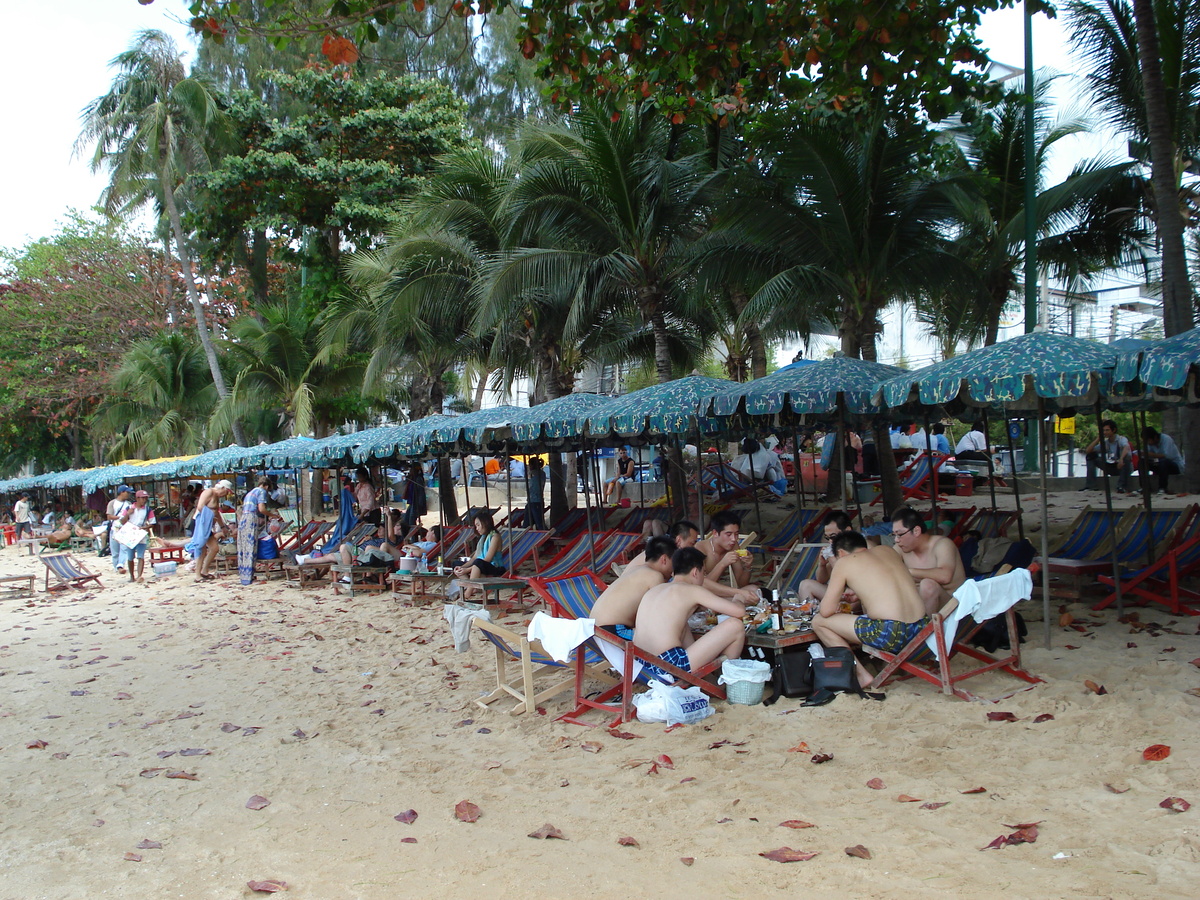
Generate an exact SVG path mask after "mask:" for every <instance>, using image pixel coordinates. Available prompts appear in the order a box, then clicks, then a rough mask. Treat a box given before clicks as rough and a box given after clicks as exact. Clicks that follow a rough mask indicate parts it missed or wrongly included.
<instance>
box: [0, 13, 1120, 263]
mask: <svg viewBox="0 0 1200 900" xmlns="http://www.w3.org/2000/svg"><path fill="white" fill-rule="evenodd" d="M186 15H187V3H186V0H156V2H155V3H153V4H151V5H149V6H142V5H140V4H139V3H138V2H137V0H41V2H37V0H34V2H23V3H17V2H9V3H6V4H5V30H6V32H7V33H8V34H9V35H10V38H11V39H10V41H9V43H8V46H7V47H6V49H5V52H4V53H3V54H0V79H2V80H0V83H3V84H4V85H5V104H4V105H5V112H6V114H7V115H6V119H7V123H8V127H7V128H6V133H5V135H4V138H3V140H0V178H3V181H4V190H3V192H2V194H0V196H2V197H3V202H2V205H0V247H9V248H11V247H19V246H23V245H24V244H25V243H26V242H27V241H29V240H32V239H36V238H38V237H43V236H46V235H49V234H52V233H53V232H54V230H55V228H56V225H57V223H58V222H59V221H61V219H62V218H63V215H64V214H65V213H66V211H67V210H68V209H71V208H76V209H87V208H89V207H91V206H92V205H93V204H95V203H96V202H97V200H98V198H99V196H100V191H101V189H102V188H103V185H104V182H103V179H102V178H101V177H100V176H99V175H93V174H92V173H91V172H90V171H89V167H88V164H87V158H86V156H85V157H84V158H83V159H78V158H73V157H72V146H73V144H74V142H75V139H76V137H77V136H78V134H79V113H80V111H81V110H82V109H83V107H84V106H85V105H87V103H88V102H90V101H91V100H93V99H95V98H96V97H98V96H100V95H101V94H103V93H104V92H105V90H106V89H107V87H108V85H109V83H110V81H111V78H112V73H111V71H110V70H109V68H108V63H109V61H110V60H111V59H112V58H113V57H114V56H116V55H117V54H118V53H120V52H121V51H122V50H124V49H126V47H128V45H129V43H130V42H131V40H132V38H133V36H134V35H135V34H136V33H137V32H138V31H140V30H143V29H147V28H157V29H161V30H163V31H166V32H168V33H169V34H171V35H172V36H173V37H174V38H175V39H176V41H177V43H178V44H179V45H180V47H181V48H189V47H191V46H192V44H191V38H190V29H189V28H188V27H187V26H186V25H185V24H183V22H182V21H181V20H183V19H185V18H186ZM1021 22H1022V20H1021V13H1020V11H1019V10H1006V11H1002V12H998V13H994V14H991V15H989V16H987V17H986V18H985V27H984V29H983V31H982V35H983V37H984V42H985V44H986V45H987V46H988V47H989V49H990V50H991V55H992V57H993V58H994V59H996V60H998V61H1000V62H1004V63H1007V64H1010V65H1014V66H1020V65H1021V64H1022V60H1023V53H1024V51H1023V48H1022V36H1021V35H1022V31H1021V29H1022V24H1021ZM1034 41H1035V45H1034V52H1035V56H1036V58H1035V65H1036V66H1037V67H1038V68H1041V67H1043V66H1050V67H1053V68H1055V69H1058V70H1060V71H1069V70H1070V69H1071V66H1072V63H1071V60H1070V58H1069V56H1068V54H1067V51H1066V48H1065V42H1064V40H1063V37H1062V27H1061V25H1060V24H1059V23H1058V22H1052V21H1049V20H1047V19H1046V18H1045V17H1044V16H1037V17H1036V18H1035V32H1034ZM1095 146H1096V145H1095V144H1094V143H1093V144H1087V145H1075V146H1072V147H1070V148H1068V149H1067V152H1066V154H1065V155H1064V154H1060V156H1059V158H1058V160H1056V163H1057V164H1056V165H1055V167H1054V173H1053V174H1054V175H1055V176H1057V177H1062V176H1063V175H1065V174H1066V173H1067V172H1068V171H1069V170H1070V168H1071V164H1072V162H1073V161H1074V160H1073V159H1071V158H1070V157H1074V156H1077V155H1079V154H1081V153H1083V154H1089V155H1090V154H1092V153H1095V152H1096V149H1095ZM1110 146H1111V147H1115V148H1119V146H1120V144H1119V143H1115V144H1114V143H1113V142H1110Z"/></svg>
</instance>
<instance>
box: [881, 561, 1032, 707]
mask: <svg viewBox="0 0 1200 900" xmlns="http://www.w3.org/2000/svg"><path fill="white" fill-rule="evenodd" d="M1032 593H1033V578H1032V575H1031V573H1030V571H1029V570H1028V569H1016V570H1014V571H1012V572H1009V573H1008V574H1007V575H997V576H995V577H993V578H988V579H984V580H983V581H967V582H964V583H963V585H962V586H961V587H959V588H958V590H956V591H955V592H954V596H953V597H951V598H950V600H949V601H947V602H946V604H945V605H944V606H943V607H942V608H941V609H940V610H938V611H937V612H936V613H934V614H933V615H932V616H931V617H930V621H929V623H928V624H927V625H926V626H925V627H924V628H923V629H921V631H920V633H918V634H917V636H916V637H914V638H913V639H912V640H911V641H909V642H908V644H906V645H905V646H904V647H903V648H902V649H901V650H900V651H899V652H898V653H888V652H887V651H884V650H879V649H877V648H875V647H865V646H864V647H863V650H865V651H866V652H867V653H868V654H870V655H871V656H873V657H875V658H876V659H879V660H881V661H882V662H883V663H884V667H883V669H882V670H881V671H880V672H879V674H878V675H876V676H875V680H874V681H873V682H872V683H871V689H872V690H877V689H879V688H880V687H882V686H883V685H884V684H886V683H887V682H888V681H889V680H891V679H892V678H893V677H899V678H904V677H910V676H913V677H917V678H920V679H922V680H924V681H927V682H929V683H930V684H932V685H934V686H935V687H938V688H939V689H940V690H941V691H942V693H943V694H953V695H954V696H955V697H958V698H960V699H962V700H982V699H984V698H981V697H978V696H976V695H975V694H974V693H972V692H971V691H968V690H966V689H965V688H963V687H961V686H960V685H961V684H962V682H964V681H966V680H967V679H969V678H975V677H977V676H979V675H982V674H984V673H985V672H1004V673H1006V674H1008V675H1012V676H1013V677H1014V678H1018V679H1020V680H1021V681H1023V682H1025V685H1024V686H1022V687H1019V688H1017V689H1016V690H1014V691H1010V692H1009V693H1006V694H1004V695H1003V696H1001V697H997V698H995V699H996V700H1003V699H1006V698H1007V697H1011V696H1012V695H1013V694H1015V693H1019V692H1020V691H1026V690H1029V689H1030V687H1031V686H1033V685H1035V684H1040V683H1042V679H1040V678H1038V677H1037V676H1036V675H1032V674H1030V673H1029V672H1027V671H1025V670H1024V669H1023V668H1021V638H1020V635H1019V633H1018V631H1017V621H1016V613H1015V611H1014V607H1015V606H1016V605H1017V603H1019V602H1020V601H1021V600H1028V599H1029V598H1030V596H1031V595H1032ZM998 615H1003V616H1004V617H1005V624H1006V626H1007V629H1008V641H1009V650H1008V652H1007V655H996V654H990V653H986V652H984V651H983V650H980V649H979V648H977V647H972V646H970V643H969V642H970V640H971V639H972V638H973V637H974V636H975V633H976V632H978V631H979V629H980V628H982V627H983V624H984V623H985V622H987V621H988V620H989V619H992V618H994V617H995V616H998ZM963 656H966V657H970V658H971V659H973V660H976V661H978V662H982V663H983V665H982V666H978V667H976V668H974V669H970V670H968V671H965V672H963V671H960V672H959V673H958V674H955V673H954V672H953V670H952V663H953V661H954V660H955V659H956V658H959V657H963ZM991 702H995V701H991Z"/></svg>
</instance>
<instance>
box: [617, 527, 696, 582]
mask: <svg viewBox="0 0 1200 900" xmlns="http://www.w3.org/2000/svg"><path fill="white" fill-rule="evenodd" d="M651 521H657V520H655V519H651ZM654 537H667V538H670V540H671V541H672V542H673V543H674V545H675V547H674V549H673V550H671V553H674V552H675V550H682V549H683V548H684V547H695V546H696V541H698V540H699V539H700V529H698V528H697V527H696V526H695V525H693V524H692V523H691V522H689V521H688V520H687V519H680V520H679V521H678V522H676V523H675V524H674V525H672V526H671V527H670V529H669V530H667V531H666V533H665V534H662V535H651V536H650V537H648V538H647V539H646V546H647V547H649V546H650V540H651V538H654ZM669 555H670V554H668V556H669ZM645 562H646V554H645V553H639V554H638V555H637V556H635V557H634V558H633V559H632V560H630V563H629V565H631V566H640V565H644V564H645ZM667 571H668V574H669V573H670V569H668V570H667Z"/></svg>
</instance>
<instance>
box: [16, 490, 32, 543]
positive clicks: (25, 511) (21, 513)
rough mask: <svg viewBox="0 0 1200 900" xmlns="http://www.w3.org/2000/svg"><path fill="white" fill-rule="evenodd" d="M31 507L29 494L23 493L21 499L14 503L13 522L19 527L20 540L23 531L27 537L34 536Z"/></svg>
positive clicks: (18, 536)
mask: <svg viewBox="0 0 1200 900" xmlns="http://www.w3.org/2000/svg"><path fill="white" fill-rule="evenodd" d="M31 509H32V507H31V506H30V503H29V495H28V494H22V495H21V499H20V500H18V501H17V502H16V503H14V504H13V523H14V524H15V525H16V527H17V540H18V541H19V540H20V539H21V534H22V532H24V533H25V537H33V521H32V519H31V518H30V510H31Z"/></svg>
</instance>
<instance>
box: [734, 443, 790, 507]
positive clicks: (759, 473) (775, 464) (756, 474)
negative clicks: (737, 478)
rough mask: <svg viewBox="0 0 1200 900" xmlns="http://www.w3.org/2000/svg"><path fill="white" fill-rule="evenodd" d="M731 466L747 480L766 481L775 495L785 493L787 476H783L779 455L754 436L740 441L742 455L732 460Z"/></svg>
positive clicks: (778, 495)
mask: <svg viewBox="0 0 1200 900" xmlns="http://www.w3.org/2000/svg"><path fill="white" fill-rule="evenodd" d="M733 467H734V468H735V469H737V470H738V471H739V472H740V473H741V474H742V476H743V477H744V478H746V479H747V480H748V481H755V482H761V481H765V482H767V486H768V487H769V488H770V490H771V493H772V494H774V495H775V496H777V497H782V496H784V495H786V494H787V488H788V483H787V478H786V477H784V474H783V463H782V462H780V460H779V455H778V454H777V453H772V452H771V451H770V450H768V449H766V448H765V447H763V446H762V445H761V444H759V442H758V441H756V440H755V439H754V438H746V439H745V440H744V441H742V455H741V456H739V457H738V458H737V459H735V460H734V461H733Z"/></svg>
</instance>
